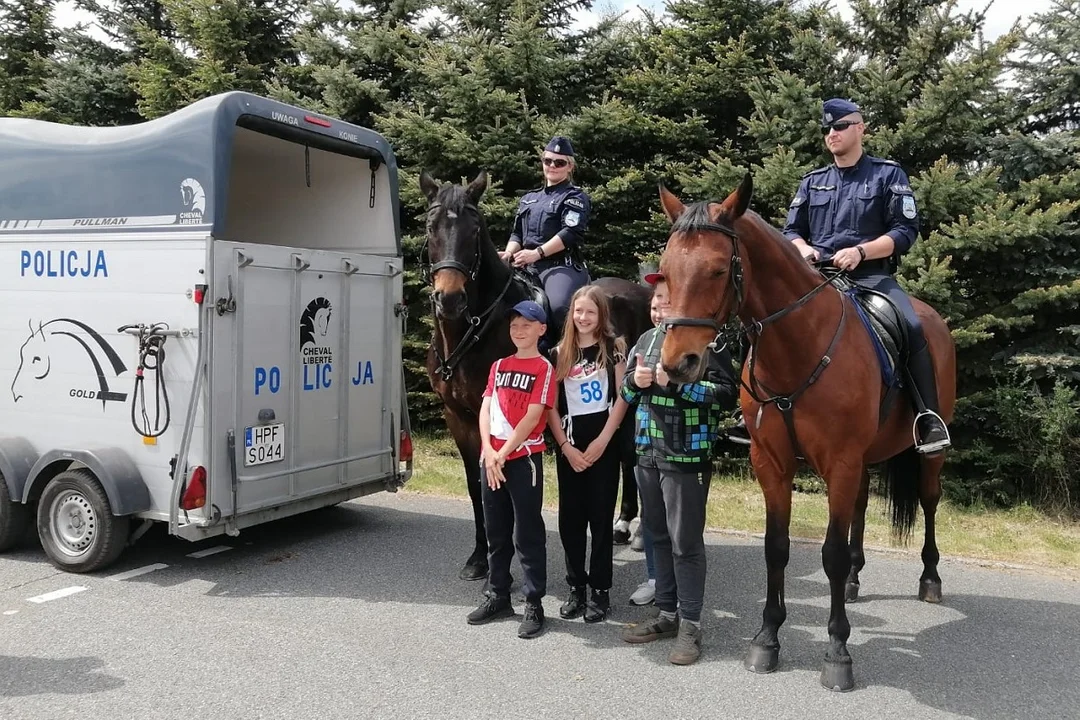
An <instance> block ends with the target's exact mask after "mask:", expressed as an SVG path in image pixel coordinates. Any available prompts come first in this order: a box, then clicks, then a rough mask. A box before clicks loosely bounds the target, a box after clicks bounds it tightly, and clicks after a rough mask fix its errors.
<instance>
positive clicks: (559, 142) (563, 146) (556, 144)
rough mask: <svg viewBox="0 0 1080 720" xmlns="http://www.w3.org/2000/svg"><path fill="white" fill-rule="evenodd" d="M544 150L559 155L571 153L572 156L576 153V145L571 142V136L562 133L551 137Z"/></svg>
mask: <svg viewBox="0 0 1080 720" xmlns="http://www.w3.org/2000/svg"><path fill="white" fill-rule="evenodd" d="M544 150H546V151H548V152H553V153H558V154H559V155H569V156H571V157H573V155H574V146H573V145H571V144H570V138H568V137H563V136H562V135H556V136H555V137H553V138H551V140H550V141H549V142H548V144H547V146H546V147H545V148H544Z"/></svg>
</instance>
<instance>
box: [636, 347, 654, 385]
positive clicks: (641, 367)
mask: <svg viewBox="0 0 1080 720" xmlns="http://www.w3.org/2000/svg"><path fill="white" fill-rule="evenodd" d="M652 383H653V371H652V368H649V367H645V364H644V363H643V362H642V360H641V353H638V354H637V365H636V366H635V367H634V385H637V386H638V387H639V388H641V389H642V390H644V389H645V388H647V387H649V386H650V385H652Z"/></svg>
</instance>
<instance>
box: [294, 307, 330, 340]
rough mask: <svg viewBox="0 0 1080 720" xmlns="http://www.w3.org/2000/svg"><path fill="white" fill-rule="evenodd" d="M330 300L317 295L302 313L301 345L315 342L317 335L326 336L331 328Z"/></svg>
mask: <svg viewBox="0 0 1080 720" xmlns="http://www.w3.org/2000/svg"><path fill="white" fill-rule="evenodd" d="M330 314H331V313H330V301H329V300H327V299H326V298H324V297H317V298H315V299H314V300H312V301H311V302H309V303H308V305H307V307H306V308H304V312H303V313H301V314H300V347H304V346H305V345H307V344H308V343H314V342H315V336H316V335H319V336H320V337H326V333H327V331H328V330H329V329H330Z"/></svg>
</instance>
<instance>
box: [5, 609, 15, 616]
mask: <svg viewBox="0 0 1080 720" xmlns="http://www.w3.org/2000/svg"><path fill="white" fill-rule="evenodd" d="M17 612H19V611H18V610H5V611H4V614H5V615H14V614H15V613H17Z"/></svg>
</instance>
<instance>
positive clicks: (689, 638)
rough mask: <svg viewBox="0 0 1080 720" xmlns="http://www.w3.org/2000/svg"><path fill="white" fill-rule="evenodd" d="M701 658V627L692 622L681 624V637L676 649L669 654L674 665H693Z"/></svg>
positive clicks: (677, 641) (678, 638) (672, 649)
mask: <svg viewBox="0 0 1080 720" xmlns="http://www.w3.org/2000/svg"><path fill="white" fill-rule="evenodd" d="M699 657H701V626H700V625H695V624H694V623H690V622H685V621H684V622H680V623H679V636H678V637H677V638H675V647H673V648H671V652H670V653H669V654H668V662H670V663H672V664H673V665H692V664H694V663H695V662H697V659H698V658H699Z"/></svg>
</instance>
